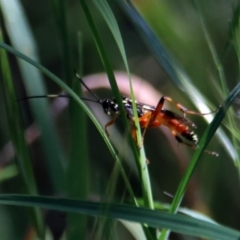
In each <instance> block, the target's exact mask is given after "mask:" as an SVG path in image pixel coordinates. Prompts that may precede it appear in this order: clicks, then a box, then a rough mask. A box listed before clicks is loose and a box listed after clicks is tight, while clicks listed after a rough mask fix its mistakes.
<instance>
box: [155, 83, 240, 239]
mask: <svg viewBox="0 0 240 240" xmlns="http://www.w3.org/2000/svg"><path fill="white" fill-rule="evenodd" d="M239 92H240V83H238V84H237V85H236V87H235V88H234V89H233V90H232V91H231V93H230V94H229V95H228V97H227V99H226V100H225V101H224V103H223V104H222V106H220V107H219V110H218V112H217V114H216V116H215V117H214V119H213V121H212V122H211V124H210V125H209V126H208V127H207V129H206V130H205V132H204V134H203V136H202V138H201V140H200V142H199V148H198V149H197V150H196V151H195V152H194V155H193V157H192V160H191V162H190V164H189V167H188V169H187V170H186V172H185V174H184V176H183V177H182V179H181V182H180V184H179V187H178V189H177V192H176V194H175V196H174V199H173V202H172V204H171V207H170V210H169V212H170V213H176V212H177V211H178V208H179V206H180V204H181V201H182V198H183V196H184V193H185V191H186V188H187V185H188V183H189V180H190V178H191V176H192V174H193V172H194V170H195V168H196V167H197V163H198V162H199V159H200V157H201V155H202V153H203V151H204V149H205V148H206V146H207V145H208V143H209V142H210V140H211V139H212V137H213V135H214V133H215V132H216V130H217V129H218V127H219V126H220V124H221V123H222V121H223V118H224V117H225V115H226V112H227V110H228V109H229V107H230V106H231V104H232V103H233V101H234V99H235V98H236V97H237V95H238V94H239ZM168 234H169V232H168V230H166V229H165V230H163V231H162V234H161V236H160V238H159V239H161V240H162V239H167V237H168Z"/></svg>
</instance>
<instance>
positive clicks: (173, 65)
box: [119, 0, 238, 161]
mask: <svg viewBox="0 0 240 240" xmlns="http://www.w3.org/2000/svg"><path fill="white" fill-rule="evenodd" d="M119 1H120V3H121V6H122V7H123V9H124V11H125V12H126V13H127V15H128V17H129V18H130V20H131V21H132V22H133V24H134V25H135V26H136V29H137V30H138V32H139V34H140V36H141V37H142V38H143V40H144V41H145V42H146V45H147V46H148V48H149V49H150V50H151V52H152V53H153V54H154V55H155V57H156V59H157V60H158V61H159V62H160V63H161V65H162V66H163V67H164V69H165V70H166V72H167V73H168V74H169V76H170V77H171V79H172V80H173V81H174V83H175V85H177V86H178V87H179V88H180V89H182V90H184V91H185V94H188V95H189V97H190V99H191V100H192V102H193V104H195V106H196V107H197V109H199V111H200V112H210V111H211V110H210V109H209V107H208V106H207V105H206V103H205V101H204V100H203V99H205V97H203V96H202V95H201V94H200V92H199V91H198V90H197V89H196V88H195V87H194V86H193V85H192V83H191V80H190V79H189V77H188V76H187V75H186V73H185V72H184V71H183V69H182V68H181V67H180V66H179V64H178V63H177V62H176V61H175V59H174V58H173V57H172V56H171V54H170V53H169V52H168V51H167V50H166V48H165V47H164V45H163V44H162V43H161V41H160V40H159V39H158V38H157V36H156V35H155V34H154V32H153V30H152V29H151V28H150V27H149V26H148V24H147V23H146V22H145V20H144V19H143V18H142V17H141V16H140V14H139V13H138V12H137V10H136V9H135V8H134V6H133V5H132V4H131V3H130V1H123V0H119ZM204 118H205V119H206V120H207V122H210V121H211V120H212V117H211V116H210V115H208V116H207V115H206V116H204ZM217 136H218V139H219V141H221V142H222V145H223V147H224V148H225V150H226V151H227V152H228V154H229V156H230V157H231V158H232V159H233V160H234V161H236V160H237V159H238V158H237V154H236V153H235V150H234V147H233V145H232V143H231V142H230V140H229V138H228V137H227V135H226V134H225V133H224V131H223V130H222V129H220V130H219V131H218V132H217Z"/></svg>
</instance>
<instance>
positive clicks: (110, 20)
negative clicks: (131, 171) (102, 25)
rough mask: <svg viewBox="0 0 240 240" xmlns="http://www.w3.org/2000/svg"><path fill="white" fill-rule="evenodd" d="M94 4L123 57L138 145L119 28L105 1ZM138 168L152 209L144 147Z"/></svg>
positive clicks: (147, 203) (97, 1)
mask: <svg viewBox="0 0 240 240" xmlns="http://www.w3.org/2000/svg"><path fill="white" fill-rule="evenodd" d="M93 2H94V4H95V5H96V6H97V8H98V9H99V11H100V12H101V14H102V16H103V18H104V19H105V21H106V23H107V24H108V26H109V29H110V31H111V32H112V34H113V37H114V39H115V41H116V43H117V46H118V48H119V51H120V53H121V57H122V59H123V62H124V65H125V68H126V70H127V73H128V78H129V85H130V92H131V98H132V99H133V103H134V104H133V111H134V118H135V126H136V127H137V129H138V131H137V132H138V137H137V139H138V145H139V146H140V145H141V143H142V140H141V130H140V126H139V122H138V121H137V119H138V117H137V116H138V115H137V110H136V104H135V97H134V94H133V87H132V82H131V77H130V71H129V67H128V62H127V57H126V52H125V48H124V44H123V40H122V36H121V33H120V30H119V28H118V25H117V21H116V19H115V17H114V15H113V13H112V11H111V8H110V7H109V5H108V3H107V1H105V0H100V1H99V0H93ZM137 164H138V168H139V171H140V174H141V179H142V188H143V198H144V201H145V206H146V207H149V208H152V209H153V199H152V192H151V184H150V179H149V173H148V169H147V167H146V156H145V151H144V148H141V149H140V161H137Z"/></svg>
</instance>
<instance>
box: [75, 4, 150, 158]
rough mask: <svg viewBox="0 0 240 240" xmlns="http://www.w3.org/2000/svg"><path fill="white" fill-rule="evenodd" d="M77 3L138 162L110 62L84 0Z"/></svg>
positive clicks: (136, 151) (137, 155) (135, 148)
mask: <svg viewBox="0 0 240 240" xmlns="http://www.w3.org/2000/svg"><path fill="white" fill-rule="evenodd" d="M79 1H80V3H81V6H82V8H83V11H84V13H85V16H86V18H87V21H88V24H89V26H90V29H91V31H92V33H93V36H94V41H95V43H96V46H97V49H98V52H99V55H100V57H101V60H102V63H103V66H104V68H105V71H106V73H107V75H108V79H109V82H110V85H111V88H112V91H113V93H114V96H115V98H116V100H117V103H118V105H119V110H120V113H121V118H122V121H123V124H124V127H125V129H126V131H127V135H128V140H129V142H130V145H131V149H132V150H133V154H134V157H135V159H136V162H138V161H139V151H138V150H137V147H136V144H135V143H134V141H133V139H132V136H131V134H130V127H129V124H128V120H127V117H126V114H125V109H124V107H123V104H122V98H121V95H120V92H119V89H118V86H117V83H116V80H115V76H114V73H113V70H112V67H111V64H110V62H109V60H108V58H107V54H106V51H105V49H104V46H103V44H102V41H101V38H100V36H99V34H98V31H97V28H96V26H95V23H94V21H93V18H92V15H91V13H90V11H89V8H88V6H87V4H86V2H85V0H79ZM145 162H146V161H145Z"/></svg>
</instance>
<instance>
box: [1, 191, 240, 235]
mask: <svg viewBox="0 0 240 240" xmlns="http://www.w3.org/2000/svg"><path fill="white" fill-rule="evenodd" d="M0 204H7V205H17V206H31V207H33V206H34V207H42V208H47V209H53V210H58V211H66V212H74V213H81V214H86V215H91V216H101V217H109V218H113V219H122V220H128V221H134V222H139V223H146V224H148V225H149V226H151V227H154V228H162V227H168V228H171V229H172V230H173V231H174V232H178V233H182V234H185V235H191V236H196V237H204V238H210V239H211V238H212V239H221V240H229V239H231V240H234V239H236V240H238V239H239V238H240V232H239V231H236V230H233V229H230V228H227V227H224V226H221V225H217V224H212V223H209V222H205V221H201V220H196V219H194V218H191V217H189V216H184V215H179V214H170V213H167V212H163V211H153V210H150V209H145V208H137V207H133V206H129V205H122V204H111V205H109V203H106V204H103V203H102V202H101V203H96V202H87V201H77V200H72V199H56V198H48V197H33V196H22V195H11V194H9V195H3V194H2V195H0Z"/></svg>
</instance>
